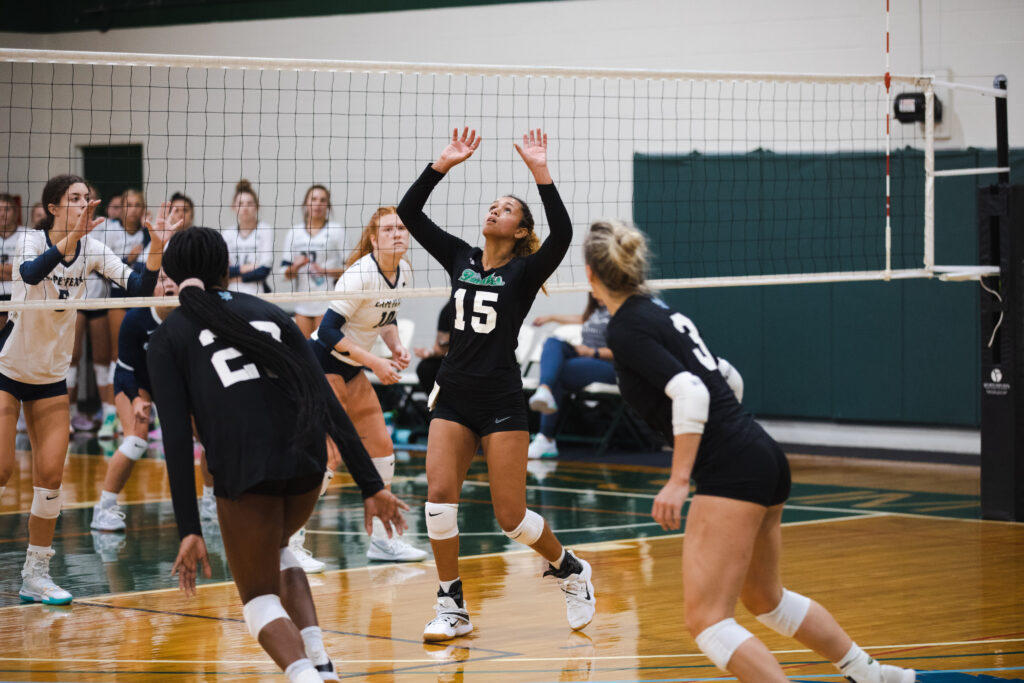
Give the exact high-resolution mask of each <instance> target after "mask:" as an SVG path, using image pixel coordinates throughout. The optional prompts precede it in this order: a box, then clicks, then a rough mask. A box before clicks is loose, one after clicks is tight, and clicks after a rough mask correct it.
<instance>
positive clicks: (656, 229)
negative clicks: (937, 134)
mask: <svg viewBox="0 0 1024 683" xmlns="http://www.w3.org/2000/svg"><path fill="white" fill-rule="evenodd" d="M893 156H894V159H893V161H894V174H897V173H898V174H899V175H895V176H894V177H901V178H902V180H901V181H900V182H894V184H893V217H892V222H893V267H894V268H918V267H920V266H921V255H922V253H923V247H922V246H921V244H922V228H921V223H922V218H921V216H922V211H923V205H924V201H923V172H921V171H920V168H921V155H920V153H919V152H916V151H897V152H895V153H894V155H893ZM634 162H635V163H634V179H635V188H636V189H635V193H634V200H635V201H634V220H635V221H636V222H637V224H638V225H639V226H640V227H641V228H643V229H644V230H645V231H646V232H648V234H649V235H650V237H651V246H652V250H653V253H654V255H655V263H654V273H653V276H654V277H658V278H674V277H715V276H728V275H750V274H766V273H796V272H826V271H833V270H853V269H881V268H882V267H883V264H884V261H883V260H882V259H883V258H884V243H883V242H882V240H881V234H882V233H881V230H882V228H883V226H884V206H882V205H881V204H880V202H879V196H883V195H880V193H882V192H883V189H884V185H883V183H884V179H883V180H881V181H880V180H878V179H877V178H872V177H871V174H872V173H874V172H875V171H874V167H875V163H876V162H877V157H872V156H871V155H861V156H859V157H858V156H857V155H837V156H835V157H832V158H828V157H824V156H815V155H773V154H771V153H768V152H763V151H757V152H754V153H752V154H749V155H742V156H734V157H725V156H715V157H703V156H700V155H689V156H686V157H655V156H648V155H637V156H636V158H635V160H634ZM883 163H884V162H883ZM904 165H905V166H904ZM975 166H980V167H985V166H995V153H994V152H992V151H990V150H976V149H969V150H963V151H948V152H947V151H942V152H936V168H938V169H943V168H961V167H975ZM897 169H898V170H897ZM915 169H916V170H915ZM838 174H841V175H838ZM1013 178H1024V150H1014V151H1013V153H1012V154H1011V180H1012V179H1013ZM995 180H996V178H995V176H994V175H993V176H955V177H949V178H939V179H937V180H936V193H935V196H936V199H935V224H936V228H935V234H936V244H935V257H936V262H937V263H938V264H956V265H964V264H975V263H977V234H976V225H977V217H976V200H975V191H976V188H977V187H978V186H981V185H988V184H991V183H993V182H995ZM979 292H980V288H979V287H978V285H977V283H974V282H957V283H949V282H938V281H932V280H907V281H891V282H852V283H841V284H824V285H774V286H763V287H739V288H735V287H727V288H709V289H703V290H671V291H667V292H664V293H663V295H664V298H665V300H666V301H668V303H669V304H670V305H672V306H673V307H676V308H678V309H679V310H682V311H684V312H685V313H686V314H687V315H688V316H690V317H691V318H692V319H693V320H694V322H696V323H697V325H698V326H699V327H700V330H701V335H702V336H703V337H704V339H705V340H706V341H707V343H708V345H709V346H710V347H711V349H712V350H713V351H714V352H715V353H716V354H719V355H721V356H723V357H725V358H728V359H729V361H730V362H732V363H733V364H734V365H736V367H738V368H739V369H740V371H741V372H742V374H743V377H744V379H745V381H746V395H745V397H744V403H745V404H746V406H747V408H748V409H749V410H751V411H752V412H754V413H756V414H759V415H763V416H773V417H792V418H808V419H819V420H840V421H842V420H848V421H858V422H881V423H897V424H898V423H906V424H934V425H951V426H964V427H976V426H978V425H979V424H980V412H979V401H980V395H979V383H978V373H979V371H980V370H979V367H980V344H981V340H980V338H979V337H980V331H979V325H978V316H979V312H978V302H979V296H980V294H979Z"/></svg>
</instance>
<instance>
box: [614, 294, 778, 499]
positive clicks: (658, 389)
mask: <svg viewBox="0 0 1024 683" xmlns="http://www.w3.org/2000/svg"><path fill="white" fill-rule="evenodd" d="M608 348H610V349H611V350H612V354H613V356H614V358H615V373H616V375H617V376H618V380H619V390H620V391H621V392H622V398H623V399H624V400H625V401H626V402H627V403H629V404H630V405H631V406H632V407H633V408H634V409H635V410H636V412H637V413H639V414H640V415H642V416H644V418H645V419H646V420H647V422H648V424H650V425H651V427H653V428H654V429H656V430H657V431H658V432H659V433H661V434H662V435H664V436H665V438H666V439H668V441H669V443H672V441H673V434H672V399H670V398H669V397H668V396H667V395H666V394H665V385H666V384H668V382H669V380H671V379H672V378H673V377H675V376H676V375H678V374H679V373H681V372H690V373H692V374H694V375H696V376H697V378H698V379H700V381H701V382H703V383H704V386H705V387H707V390H708V393H709V394H710V399H711V400H710V406H709V409H708V419H707V422H706V423H705V425H704V435H703V436H702V437H701V440H700V447H699V448H698V450H697V459H696V461H695V462H694V466H693V477H694V479H695V480H699V476H700V469H701V468H702V467H703V466H706V465H707V462H708V460H709V459H710V458H717V457H720V456H721V455H723V454H725V453H728V452H731V451H732V450H735V449H742V448H743V447H744V446H746V445H748V444H750V443H752V442H753V441H755V440H757V439H760V438H770V437H768V436H767V434H766V433H765V432H764V430H763V429H761V426H760V425H758V424H757V422H755V421H754V419H753V418H752V417H751V416H750V415H749V414H748V413H747V412H746V411H744V410H743V407H742V406H741V405H740V403H739V401H737V400H736V396H735V395H734V394H733V392H732V389H730V388H729V385H728V384H727V383H726V381H725V379H724V378H723V377H722V375H721V373H720V372H719V371H718V358H717V357H716V356H715V355H714V354H712V353H711V352H710V351H709V350H708V348H707V346H706V345H705V344H704V342H703V340H702V339H701V338H700V334H699V332H698V331H697V327H696V326H695V325H694V324H693V322H692V321H691V320H690V319H689V318H687V317H686V316H685V315H683V314H682V313H678V312H676V311H673V310H672V309H671V308H669V307H668V305H667V304H665V303H664V302H663V301H661V300H660V299H654V298H651V297H649V296H645V295H641V294H637V295H634V296H631V297H630V298H628V299H626V301H625V302H623V304H622V306H620V307H619V309H618V310H617V311H616V312H615V315H613V316H612V319H611V321H610V322H609V323H608Z"/></svg>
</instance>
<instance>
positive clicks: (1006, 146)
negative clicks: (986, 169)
mask: <svg viewBox="0 0 1024 683" xmlns="http://www.w3.org/2000/svg"><path fill="white" fill-rule="evenodd" d="M992 86H993V87H994V88H997V89H998V90H1006V76H1004V75H1003V74H999V75H998V76H996V77H995V78H994V79H993V80H992ZM996 166H998V167H1000V168H1009V167H1010V141H1009V136H1008V134H1007V128H1006V98H1005V97H997V98H996ZM999 182H1000V183H1009V182H1010V172H1009V171H1006V172H1003V173H1000V174H999Z"/></svg>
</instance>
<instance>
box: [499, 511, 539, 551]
mask: <svg viewBox="0 0 1024 683" xmlns="http://www.w3.org/2000/svg"><path fill="white" fill-rule="evenodd" d="M542 533H544V518H543V517H541V516H540V515H538V514H537V513H536V512H534V511H533V510H527V511H526V514H525V515H523V521H521V522H519V526H517V527H516V528H515V529H513V530H512V531H506V532H505V535H506V536H508V537H509V538H511V539H512V540H513V541H516V542H517V543H522V544H523V545H525V546H531V545H533V544H534V543H536V542H537V540H538V539H539V538H540V535H541V534H542Z"/></svg>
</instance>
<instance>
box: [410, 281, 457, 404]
mask: <svg viewBox="0 0 1024 683" xmlns="http://www.w3.org/2000/svg"><path fill="white" fill-rule="evenodd" d="M453 301H454V299H449V300H448V303H446V304H445V305H444V307H443V308H442V309H441V314H440V315H439V316H438V318H437V337H435V338H434V346H433V347H432V348H429V349H425V348H418V349H413V353H415V354H416V357H417V358H419V359H420V362H419V364H418V365H417V366H416V376H417V377H419V379H420V391H422V392H424V393H426V394H429V393H430V392H431V391H433V390H434V380H435V379H437V371H438V370H440V369H441V361H442V360H443V359H444V356H445V354H446V353H448V341H449V340H450V339H451V336H452V323H453V321H454V319H455V307H454V304H453Z"/></svg>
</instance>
